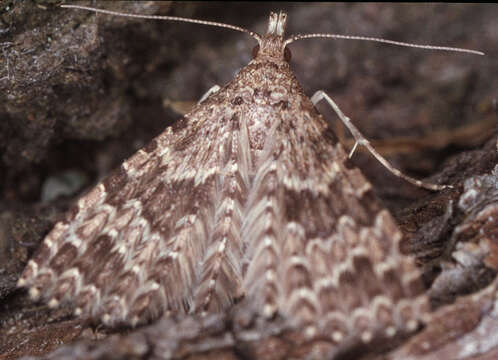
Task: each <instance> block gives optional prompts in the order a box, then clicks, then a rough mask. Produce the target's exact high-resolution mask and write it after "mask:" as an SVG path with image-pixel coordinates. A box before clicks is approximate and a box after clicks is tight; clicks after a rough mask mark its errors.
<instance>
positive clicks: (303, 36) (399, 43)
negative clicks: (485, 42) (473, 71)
mask: <svg viewBox="0 0 498 360" xmlns="http://www.w3.org/2000/svg"><path fill="white" fill-rule="evenodd" d="M60 7H62V8H68V9H79V10H88V11H92V12H95V13H101V14H107V15H114V16H123V17H130V18H136V19H152V20H167V21H181V22H186V23H194V24H200V25H209V26H216V27H220V28H226V29H231V30H235V31H240V32H243V33H246V34H248V35H250V36H251V37H253V38H254V39H255V40H256V41H257V42H258V43H261V41H262V38H261V36H260V35H258V34H256V33H255V32H253V31H249V30H247V29H244V28H242V27H239V26H235V25H230V24H225V23H219V22H215V21H206V20H196V19H189V18H182V17H178V16H161V15H138V14H131V13H125V12H119V11H112V10H104V9H98V8H93V7H90V6H80V5H60ZM311 38H331V39H345V40H362V41H373V42H378V43H384V44H390V45H397V46H404V47H412V48H419V49H427V50H437V51H452V52H463V53H468V54H475V55H484V53H483V52H482V51H477V50H470V49H462V48H456V47H448V46H434V45H419V44H411V43H406V42H402V41H395V40H388V39H383V38H376V37H368V36H356V35H340V34H297V35H293V36H292V37H290V38H289V39H287V40H285V42H284V45H285V46H286V45H289V44H290V43H293V42H294V41H297V40H302V39H311Z"/></svg>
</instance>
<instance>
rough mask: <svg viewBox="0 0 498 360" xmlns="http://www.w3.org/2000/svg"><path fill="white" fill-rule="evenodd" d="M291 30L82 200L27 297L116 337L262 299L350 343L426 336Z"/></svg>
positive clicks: (407, 283)
mask: <svg viewBox="0 0 498 360" xmlns="http://www.w3.org/2000/svg"><path fill="white" fill-rule="evenodd" d="M272 21H273V22H272ZM284 26H285V14H280V15H279V16H278V17H277V16H276V15H275V14H272V15H271V17H270V26H269V35H267V37H266V38H265V39H264V40H262V41H261V43H260V45H261V49H260V52H261V54H260V55H258V56H257V57H256V59H255V60H253V61H252V62H251V63H250V64H249V65H248V66H247V67H245V68H244V69H242V70H241V71H240V73H239V74H238V75H237V76H236V77H235V79H234V80H233V81H232V82H230V83H229V84H228V85H226V86H225V87H224V88H222V89H221V90H219V91H218V92H216V93H215V94H213V95H211V96H210V97H209V98H208V99H207V100H206V101H205V102H203V103H202V104H199V105H198V106H196V107H195V108H194V109H193V111H192V112H191V113H189V114H188V115H186V116H185V117H184V118H183V119H182V120H181V121H179V122H178V123H177V124H176V125H175V126H174V127H173V128H169V129H167V130H166V131H165V132H164V133H163V134H161V135H160V136H158V137H157V138H156V139H154V140H153V141H152V142H151V143H150V144H149V145H148V146H147V147H145V148H144V149H142V150H140V151H138V152H137V153H136V154H135V155H134V156H133V157H131V158H130V159H128V160H127V161H125V162H124V163H123V165H122V166H121V167H120V168H119V169H118V170H117V171H116V172H115V173H114V174H112V175H111V176H110V177H108V178H107V179H106V180H104V181H103V182H101V183H100V184H98V185H97V186H96V187H95V188H94V189H93V190H92V191H90V192H89V193H88V194H87V195H85V196H84V197H82V198H81V199H80V201H79V202H78V204H77V206H76V207H75V208H74V209H73V210H72V211H71V212H70V213H69V214H68V216H67V218H66V219H65V220H64V221H62V222H59V223H58V224H56V226H55V228H54V229H53V230H52V232H50V233H49V234H48V236H47V237H46V238H45V240H44V242H43V244H42V246H41V248H40V250H39V252H38V253H37V255H36V256H35V257H34V258H33V259H32V260H30V262H29V263H28V266H27V268H26V269H25V271H24V273H23V275H22V277H21V279H20V280H19V284H20V286H26V287H29V288H30V294H31V296H32V297H33V298H39V297H41V298H43V299H44V300H46V301H48V304H49V305H50V306H52V307H55V306H57V305H59V304H60V303H63V302H71V303H73V304H74V306H75V313H76V314H77V315H80V316H82V317H84V318H90V319H101V320H102V321H103V322H104V323H105V324H107V325H116V324H122V323H123V324H131V325H136V324H138V323H143V322H146V321H149V320H151V319H154V318H157V317H158V316H159V315H160V314H162V313H164V312H167V313H173V314H175V313H179V312H199V313H206V312H217V311H223V310H226V309H227V308H228V307H229V306H230V305H231V304H232V303H233V302H235V301H237V300H238V299H242V298H246V300H247V301H246V304H250V306H252V307H253V309H254V310H255V311H256V312H257V313H259V314H262V315H264V316H265V317H266V318H267V319H271V318H272V317H273V316H274V315H275V314H277V313H279V314H281V315H282V316H283V317H284V318H286V319H287V320H288V321H289V322H290V323H292V324H293V325H296V326H298V328H303V329H305V334H306V336H309V337H314V336H321V337H326V338H327V340H329V341H332V342H334V343H339V342H346V343H352V342H355V341H362V342H364V343H368V342H371V341H373V340H374V339H375V340H378V339H381V338H392V337H393V336H396V335H399V334H405V333H407V332H411V331H414V330H415V329H416V328H417V327H418V324H419V322H420V320H422V319H423V318H424V316H425V314H426V313H427V311H428V309H427V308H428V305H427V299H426V297H425V296H424V295H423V294H422V292H423V287H422V284H421V282H420V279H419V273H418V271H417V270H416V268H415V264H414V262H413V261H412V260H411V259H409V258H408V257H407V256H405V255H403V254H402V253H401V252H400V248H399V242H400V239H401V234H400V232H399V230H397V228H396V226H395V224H394V222H393V219H392V218H391V217H390V215H389V214H388V212H387V211H386V210H383V209H382V208H381V207H380V206H379V205H378V203H377V201H376V199H375V198H374V196H373V195H372V191H371V185H370V184H369V183H368V182H367V181H366V179H365V178H364V177H363V175H362V174H361V173H360V171H359V170H358V169H356V168H351V167H350V166H349V165H348V163H347V156H346V154H345V152H344V150H343V149H342V147H341V146H340V144H338V143H337V140H336V139H335V136H334V135H333V133H332V132H331V130H330V128H329V127H328V126H327V124H326V123H325V121H324V120H323V118H322V117H321V116H320V115H319V114H318V112H317V111H316V109H315V108H314V106H313V105H312V103H311V101H310V99H309V98H308V97H306V96H305V95H304V92H303V90H302V89H301V87H300V85H299V84H298V82H297V80H296V79H295V77H294V75H292V73H291V71H290V67H289V64H288V63H287V62H285V61H284V60H283V52H284V46H285V45H284V44H283V40H282V37H281V36H280V35H281V33H283V27H284ZM275 34H278V35H275Z"/></svg>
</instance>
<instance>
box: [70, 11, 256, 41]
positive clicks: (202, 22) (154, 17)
mask: <svg viewBox="0 0 498 360" xmlns="http://www.w3.org/2000/svg"><path fill="white" fill-rule="evenodd" d="M60 7H62V8H68V9H79V10H88V11H92V12H95V13H100V14H106V15H114V16H122V17H130V18H136V19H150V20H167V21H181V22H186V23H194V24H200V25H209V26H216V27H220V28H226V29H231V30H235V31H240V32H243V33H246V34H248V35H250V36H252V37H253V38H254V39H256V41H258V42H260V41H261V37H260V36H259V35H258V34H256V33H255V32H252V31H249V30H247V29H244V28H242V27H239V26H235V25H230V24H224V23H219V22H215V21H206V20H196V19H189V18H182V17H178V16H161V15H139V14H131V13H125V12H120V11H112V10H104V9H98V8H93V7H90V6H80V5H61V6H60Z"/></svg>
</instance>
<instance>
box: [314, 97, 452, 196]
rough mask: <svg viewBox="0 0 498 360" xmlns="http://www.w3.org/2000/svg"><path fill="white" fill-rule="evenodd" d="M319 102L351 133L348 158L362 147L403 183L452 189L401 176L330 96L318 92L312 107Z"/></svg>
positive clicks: (433, 188)
mask: <svg viewBox="0 0 498 360" xmlns="http://www.w3.org/2000/svg"><path fill="white" fill-rule="evenodd" d="M321 100H326V101H327V103H328V104H329V105H330V106H331V107H332V109H334V111H335V113H336V114H337V116H339V118H340V119H341V121H342V122H343V123H344V125H346V127H347V128H348V130H349V131H350V132H351V134H352V135H353V137H354V139H355V144H354V146H353V148H352V149H351V151H350V153H349V157H351V156H353V153H354V151H355V150H356V148H357V146H358V145H362V146H365V147H366V148H367V149H368V151H370V153H371V154H372V155H373V156H374V157H375V158H376V159H377V160H378V161H379V162H380V163H381V164H382V165H384V167H385V168H386V169H387V170H389V171H390V172H391V173H392V174H394V175H396V176H397V177H399V178H401V179H403V180H405V181H408V182H409V183H410V184H413V185H415V186H418V187H421V188H424V189H428V190H436V191H437V190H443V189H446V188H451V187H452V186H451V185H438V184H430V183H426V182H423V181H421V180H417V179H415V178H412V177H410V176H408V175H405V174H403V173H402V172H401V171H400V170H398V169H396V168H395V167H393V166H392V165H391V164H390V163H389V162H388V161H387V160H386V159H385V158H384V157H383V156H382V155H380V154H379V153H378V152H377V150H375V148H374V147H373V146H372V145H371V144H370V142H369V141H368V140H367V139H366V138H365V137H364V136H363V135H362V134H361V133H360V131H359V130H358V129H357V128H356V126H354V125H353V123H352V122H351V120H350V119H349V118H348V117H347V116H346V115H344V113H343V112H342V111H341V109H339V106H337V104H336V103H335V102H334V100H332V99H331V98H330V96H328V95H327V94H326V93H325V92H323V91H322V90H319V91H317V92H316V93H315V94H314V95H313V96H312V98H311V102H312V103H313V105H316V104H317V103H318V102H320V101H321Z"/></svg>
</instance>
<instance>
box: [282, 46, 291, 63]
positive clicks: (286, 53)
mask: <svg viewBox="0 0 498 360" xmlns="http://www.w3.org/2000/svg"><path fill="white" fill-rule="evenodd" d="M291 58H292V53H291V51H290V50H289V48H288V47H287V46H286V47H285V49H284V60H285V61H287V62H290V60H291Z"/></svg>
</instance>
